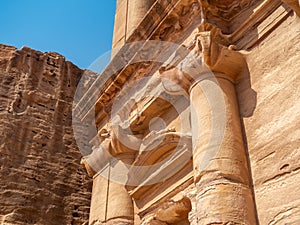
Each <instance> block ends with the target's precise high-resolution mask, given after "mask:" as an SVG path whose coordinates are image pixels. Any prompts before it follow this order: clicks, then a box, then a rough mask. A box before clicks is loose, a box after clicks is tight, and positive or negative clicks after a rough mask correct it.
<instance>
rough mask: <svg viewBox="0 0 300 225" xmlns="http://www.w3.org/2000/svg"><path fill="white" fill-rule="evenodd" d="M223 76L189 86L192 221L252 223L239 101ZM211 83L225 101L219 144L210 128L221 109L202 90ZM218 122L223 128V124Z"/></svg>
mask: <svg viewBox="0 0 300 225" xmlns="http://www.w3.org/2000/svg"><path fill="white" fill-rule="evenodd" d="M222 75H223V76H220V77H219V76H218V75H217V76H216V77H217V79H216V80H214V79H211V78H205V79H202V80H200V81H197V82H196V83H195V84H194V85H193V86H192V87H191V89H190V99H191V105H192V108H193V110H191V113H192V115H191V117H192V125H193V126H196V129H193V146H194V149H193V150H194V154H193V157H194V172H195V173H194V174H195V185H196V209H195V210H196V215H197V216H196V217H197V218H195V219H197V222H196V223H194V224H249V225H252V224H256V221H255V213H254V205H253V198H252V191H251V184H250V181H249V173H248V168H247V158H246V152H245V149H244V144H243V137H242V131H241V124H240V117H239V110H238V103H237V99H236V94H235V88H234V84H233V82H232V79H231V78H230V77H229V76H226V75H224V74H222ZM213 86H214V87H218V86H219V88H220V89H219V91H220V94H221V95H222V96H223V98H224V102H225V113H226V115H225V117H224V118H225V129H224V136H223V138H222V140H221V141H222V142H220V143H218V140H212V139H211V138H216V139H218V138H219V137H220V134H217V135H214V134H213V132H218V131H216V130H213V129H214V128H213V127H215V126H214V125H213V124H212V123H214V122H216V121H213V120H217V119H218V118H214V117H216V116H217V117H218V116H222V115H218V114H219V113H224V112H223V110H222V109H218V108H217V107H215V108H212V103H211V102H209V101H208V96H207V95H209V93H205V92H204V90H209V89H212V88H213ZM212 99H213V98H212ZM216 100H218V99H216ZM212 110H220V112H216V111H215V112H213V111H212ZM213 114H214V115H213ZM219 125H220V128H219V129H222V128H221V126H222V124H219ZM195 130H197V131H195ZM219 144H221V145H220V146H219ZM215 148H219V149H215ZM208 152H211V153H212V154H207V153H208Z"/></svg>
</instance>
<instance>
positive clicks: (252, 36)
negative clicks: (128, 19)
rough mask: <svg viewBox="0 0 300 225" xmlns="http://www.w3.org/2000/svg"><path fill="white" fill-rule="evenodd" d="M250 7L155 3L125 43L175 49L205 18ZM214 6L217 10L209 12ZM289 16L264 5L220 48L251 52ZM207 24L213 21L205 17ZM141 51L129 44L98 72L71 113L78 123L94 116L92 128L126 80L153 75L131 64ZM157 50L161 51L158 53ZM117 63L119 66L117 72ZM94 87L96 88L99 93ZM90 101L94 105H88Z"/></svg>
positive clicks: (274, 3)
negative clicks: (159, 44)
mask: <svg viewBox="0 0 300 225" xmlns="http://www.w3.org/2000/svg"><path fill="white" fill-rule="evenodd" d="M227 3H228V4H227ZM254 3H257V1H250V0H245V1H232V0H231V1H229V0H228V1H221V0H215V1H213V0H212V1H208V0H205V1H204V0H169V1H165V0H157V1H156V2H155V3H154V5H153V6H152V7H151V9H150V10H149V11H148V13H147V15H145V17H144V18H143V20H142V21H141V22H140V24H139V25H138V27H137V28H136V29H135V30H134V31H133V32H132V34H131V35H130V36H129V38H128V39H127V43H129V44H130V43H132V42H136V41H142V40H162V41H169V42H175V43H178V44H181V43H182V42H183V41H184V40H185V39H186V38H187V37H188V36H189V35H190V34H191V33H192V32H193V31H194V30H195V29H196V28H197V27H199V26H200V24H202V23H203V22H206V23H208V22H207V20H209V19H207V16H208V17H209V15H210V14H216V15H219V14H218V12H221V11H226V10H229V11H231V12H229V11H228V13H227V14H226V16H220V17H221V18H223V19H226V20H227V19H229V17H228V16H229V15H231V16H232V17H234V16H236V15H238V13H240V12H239V10H238V9H240V10H243V7H249V6H250V5H253V4H254ZM216 7H217V9H215V8H216ZM290 15H291V10H290V9H289V8H288V7H286V6H285V5H284V4H283V3H282V2H281V1H280V0H264V1H262V3H261V4H259V5H258V7H256V8H255V10H254V12H253V13H252V15H251V16H250V17H249V18H248V19H247V20H246V21H245V22H243V23H242V24H241V25H240V26H239V27H238V28H237V29H236V30H235V31H233V33H232V34H227V35H224V36H227V39H228V43H227V44H226V45H225V46H224V48H225V49H228V47H229V46H230V44H233V45H236V49H237V50H244V49H249V48H252V47H254V46H255V45H256V44H257V43H259V42H260V41H261V40H262V39H263V38H265V37H266V36H267V35H268V34H269V33H270V32H272V30H273V29H274V28H275V27H277V26H278V25H279V24H280V23H281V22H282V21H284V20H285V19H286V18H287V17H288V16H290ZM227 17H228V18H227ZM273 18H274V19H273ZM211 19H213V18H212V17H211ZM205 20H206V21H205ZM218 23H224V21H222V22H218V21H215V22H214V26H217V25H218ZM260 26H262V27H260ZM221 32H222V29H221ZM255 32H256V33H255ZM145 48H146V49H147V48H149V46H147V44H140V45H132V46H129V47H128V46H126V47H125V48H121V49H120V50H119V51H118V52H117V54H116V55H115V57H114V58H113V59H112V61H111V62H110V63H109V65H108V66H107V67H106V69H105V70H104V71H103V73H102V74H101V75H100V76H99V77H98V78H97V79H96V81H95V82H94V84H93V85H92V87H91V88H90V89H89V90H88V92H87V93H86V94H85V96H84V97H83V98H82V100H81V101H80V102H79V103H78V104H77V105H76V107H75V111H76V112H77V115H78V116H79V118H81V119H82V120H85V119H87V118H88V115H91V114H92V115H93V116H95V115H96V118H97V123H98V122H99V121H101V120H103V118H105V117H106V116H107V114H108V113H109V112H110V108H111V105H112V102H113V99H114V97H115V96H116V94H117V93H118V92H119V91H120V90H121V89H122V87H123V85H124V84H125V83H126V82H127V81H128V80H130V79H134V77H138V76H139V77H140V76H143V75H144V74H148V75H151V73H153V71H155V70H157V69H159V65H157V64H156V65H155V63H151V62H150V63H149V62H146V63H143V62H141V63H132V62H134V61H138V60H137V59H138V58H139V57H140V58H142V57H141V56H140V52H142V53H143V54H144V53H145V52H146V51H143V50H144V49H145ZM161 51H164V49H163V48H162V49H161ZM228 51H230V49H229V50H228ZM230 52H234V51H230ZM151 54H152V52H151ZM120 63H121V64H124V65H125V67H124V68H121V69H118V65H119V64H120ZM218 72H223V71H218ZM99 87H101V88H100V93H99ZM95 101H96V102H97V103H96V104H94V103H93V102H95Z"/></svg>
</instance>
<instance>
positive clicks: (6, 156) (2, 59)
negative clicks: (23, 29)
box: [0, 45, 91, 225]
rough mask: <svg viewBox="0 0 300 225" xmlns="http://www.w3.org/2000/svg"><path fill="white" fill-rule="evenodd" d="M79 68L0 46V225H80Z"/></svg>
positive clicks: (85, 197)
mask: <svg viewBox="0 0 300 225" xmlns="http://www.w3.org/2000/svg"><path fill="white" fill-rule="evenodd" d="M81 74H82V70H80V69H78V68H77V67H76V66H74V65H73V64H72V63H70V62H67V61H65V58H64V57H63V56H61V55H58V54H56V53H41V52H38V51H34V50H31V49H29V48H26V47H24V48H22V49H21V50H17V49H15V48H14V47H10V46H5V45H0V76H1V79H0V133H1V134H0V176H1V179H0V193H1V194H0V224H3V225H4V224H5V225H9V224H14V225H15V224H28V225H29V224H49V225H50V224H74V225H75V224H78V225H79V224H83V223H85V222H86V221H87V220H88V213H89V204H90V192H91V184H90V180H89V179H87V177H86V173H85V172H84V171H83V170H82V169H81V167H80V158H81V154H80V151H79V150H78V149H77V147H76V143H75V140H74V137H73V131H72V126H71V125H72V122H71V116H72V99H73V95H74V92H75V89H76V84H77V82H78V81H79V79H80V77H81Z"/></svg>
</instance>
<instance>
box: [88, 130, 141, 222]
mask: <svg viewBox="0 0 300 225" xmlns="http://www.w3.org/2000/svg"><path fill="white" fill-rule="evenodd" d="M100 133H102V131H100ZM101 136H102V135H101ZM103 136H105V138H102V137H100V139H102V140H101V144H100V146H99V148H98V149H95V150H94V151H93V153H92V154H91V155H89V156H87V157H85V158H84V159H83V160H82V164H84V166H85V167H86V169H87V171H88V173H89V175H92V176H93V190H92V200H91V209H90V220H89V224H90V225H96V224H107V225H117V224H124V225H127V224H128V225H132V224H133V223H134V207H133V202H132V199H131V197H130V196H129V194H128V192H127V190H126V188H125V185H126V179H127V177H126V173H125V174H124V173H122V172H123V171H120V170H118V169H113V168H115V165H116V163H117V162H122V163H124V164H125V165H128V166H130V165H131V164H132V162H133V161H134V157H135V151H134V150H132V149H130V148H128V147H126V146H124V145H122V143H121V142H120V140H119V138H120V136H122V138H124V139H125V140H128V141H129V142H130V141H132V143H130V144H132V145H131V146H134V144H135V145H136V146H134V148H138V146H139V144H140V143H139V142H140V141H139V140H138V139H136V138H134V137H132V135H131V136H130V135H127V134H126V133H124V131H123V130H121V128H118V129H116V131H115V132H113V131H111V132H110V133H108V132H107V133H104V134H103ZM133 142H134V143H133ZM119 176H120V177H119Z"/></svg>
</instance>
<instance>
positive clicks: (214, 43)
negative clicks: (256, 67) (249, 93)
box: [159, 22, 247, 92]
mask: <svg viewBox="0 0 300 225" xmlns="http://www.w3.org/2000/svg"><path fill="white" fill-rule="evenodd" d="M189 50H190V54H188V55H187V56H186V55H184V56H182V57H181V59H180V60H181V61H180V62H179V63H177V64H176V65H177V66H176V67H175V66H165V67H162V68H161V69H160V70H159V72H160V75H161V77H162V82H163V84H164V87H165V88H166V89H167V90H168V88H171V86H172V85H171V84H170V83H168V82H170V81H171V82H173V83H175V84H178V85H180V86H181V88H183V89H184V90H185V91H187V92H188V91H189V89H190V87H191V86H193V84H194V83H195V82H197V81H199V80H202V79H205V77H207V74H211V73H213V74H214V75H217V76H219V75H220V74H221V75H222V76H221V77H222V78H226V77H227V79H228V80H230V81H233V82H234V81H235V80H236V79H237V77H238V76H239V75H240V74H241V73H242V72H243V71H244V70H245V69H246V68H247V63H246V60H245V58H244V56H243V54H241V53H240V52H239V51H236V50H235V46H233V45H230V43H229V40H228V38H227V36H226V35H224V34H222V32H221V30H220V29H219V28H217V27H215V26H213V25H211V24H209V23H206V22H204V23H202V24H201V26H200V27H199V28H198V32H197V34H196V35H195V37H194V41H193V43H192V44H191V45H190V47H189ZM178 55H179V54H175V55H174V57H173V59H169V62H167V64H169V65H174V64H175V63H173V61H175V60H177V61H178ZM179 57H180V55H179ZM163 78H166V79H163ZM173 86H174V85H173ZM169 91H170V92H172V91H174V90H169Z"/></svg>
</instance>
